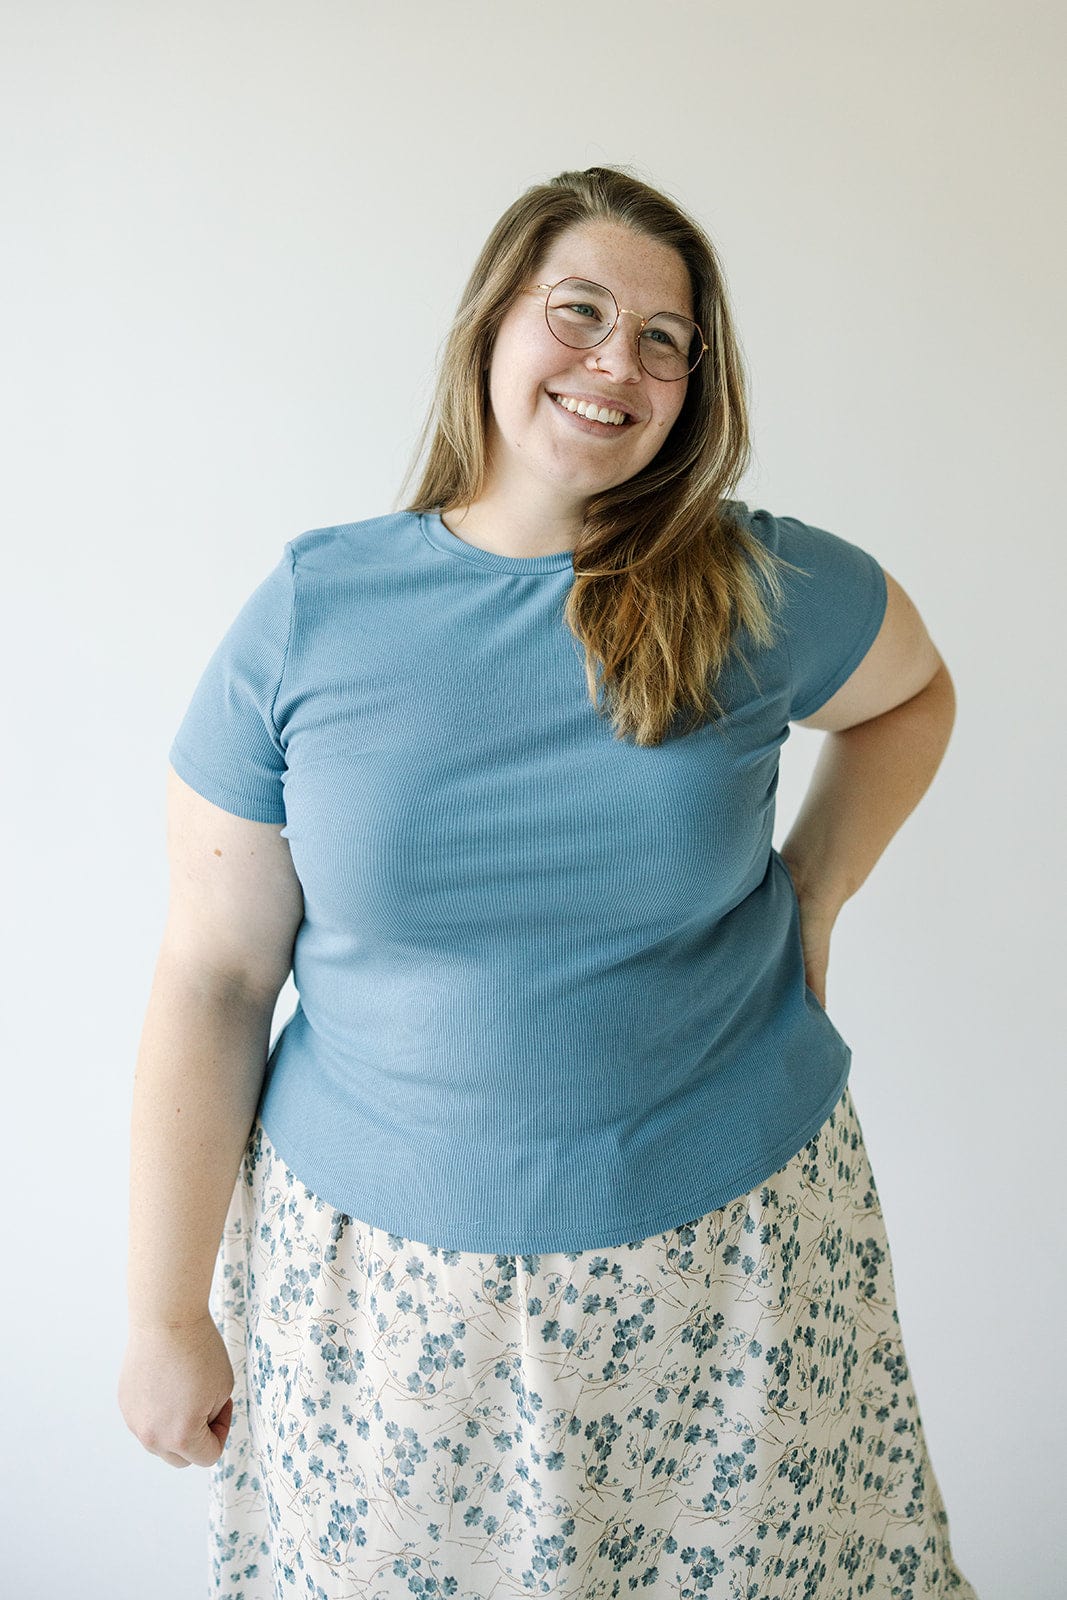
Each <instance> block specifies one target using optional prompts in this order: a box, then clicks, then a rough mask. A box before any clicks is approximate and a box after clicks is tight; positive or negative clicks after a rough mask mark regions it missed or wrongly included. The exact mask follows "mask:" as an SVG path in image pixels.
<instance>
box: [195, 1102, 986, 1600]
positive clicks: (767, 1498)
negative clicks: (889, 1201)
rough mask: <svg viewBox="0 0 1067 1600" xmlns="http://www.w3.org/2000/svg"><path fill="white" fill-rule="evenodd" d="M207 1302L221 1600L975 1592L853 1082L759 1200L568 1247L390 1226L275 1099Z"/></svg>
mask: <svg viewBox="0 0 1067 1600" xmlns="http://www.w3.org/2000/svg"><path fill="white" fill-rule="evenodd" d="M211 1310H212V1316H213V1317H214V1319H215V1322H216V1324H217V1325H218V1327H219V1329H220V1331H221V1333H222V1335H223V1337H224V1339H225V1341H226V1344H227V1348H228V1350H229V1354H230V1359H231V1361H232V1363H233V1369H234V1378H235V1383H234V1391H233V1399H234V1408H233V1419H232V1424H231V1429H230V1433H229V1436H228V1438H227V1441H226V1446H225V1449H224V1450H223V1452H222V1455H221V1456H220V1458H219V1460H218V1462H217V1463H216V1464H215V1466H214V1467H212V1468H211V1469H210V1474H209V1478H210V1492H209V1570H210V1576H209V1588H208V1592H209V1594H210V1595H211V1596H212V1597H214V1600H220V1597H224V1600H291V1597H293V1596H300V1597H301V1600H401V1597H403V1600H411V1596H418V1597H420V1600H427V1597H435V1600H436V1597H438V1596H449V1597H452V1600H518V1597H520V1596H521V1597H527V1596H534V1595H550V1596H554V1597H557V1600H609V1597H611V1600H614V1597H616V1596H622V1595H641V1596H644V1597H647V1600H667V1597H668V1596H670V1597H671V1600H689V1597H694V1600H697V1597H709V1596H710V1597H711V1600H737V1597H753V1596H754V1597H758V1600H859V1597H861V1596H876V1597H877V1596H888V1595H894V1596H899V1597H901V1600H910V1597H915V1600H918V1597H919V1596H923V1597H928V1596H941V1595H953V1596H955V1597H956V1600H974V1590H973V1589H972V1588H971V1586H970V1584H969V1583H968V1582H967V1581H966V1579H965V1578H964V1577H963V1576H962V1575H961V1573H960V1571H959V1569H958V1568H957V1567H956V1565H955V1563H954V1561H953V1558H952V1551H951V1547H950V1541H949V1528H948V1519H947V1516H946V1513H945V1508H944V1505H943V1504H942V1500H941V1495H940V1492H939V1490H938V1485H937V1480H936V1478H935V1476H934V1471H933V1467H932V1465H931V1462H930V1458H929V1455H928V1453H927V1447H926V1443H925V1439H924V1434H923V1427H922V1422H921V1420H920V1416H919V1410H918V1405H917V1403H916V1396H915V1391H914V1388H913V1386H912V1381H911V1376H910V1373H909V1370H908V1364H907V1360H906V1357H905V1354H904V1347H903V1344H902V1342H901V1331H900V1326H899V1321H898V1316H897V1309H896V1301H895V1292H894V1286H893V1272H892V1265H891V1262H890V1257H889V1247H888V1243H887V1239H886V1233H885V1225H884V1223H883V1219H882V1214H881V1210H880V1207H879V1201H878V1195H877V1191H876V1189H875V1185H874V1179H873V1176H872V1174H871V1169H870V1164H869V1162H868V1159H867V1154H866V1151H865V1148H864V1144H863V1135H862V1133H861V1131H860V1127H859V1123H858V1121H857V1118H856V1114H855V1110H854V1107H853V1104H852V1099H851V1095H850V1091H849V1090H848V1089H847V1088H846V1090H845V1092H844V1094H843V1095H842V1097H841V1099H840V1101H839V1102H838V1104H837V1107H836V1108H835V1110H834V1111H833V1112H832V1113H831V1115H830V1116H829V1118H828V1119H827V1121H826V1122H825V1123H824V1124H823V1126H822V1127H821V1128H820V1129H819V1131H818V1133H817V1134H816V1135H815V1137H814V1138H813V1139H811V1140H810V1141H809V1142H808V1144H806V1145H805V1146H804V1148H803V1150H801V1151H800V1152H799V1154H798V1155H796V1156H794V1158H793V1159H792V1160H791V1161H790V1162H788V1163H787V1165H786V1166H784V1167H783V1168H782V1169H781V1171H780V1172H777V1173H775V1175H774V1176H773V1177H772V1178H769V1179H768V1180H767V1182H766V1183H763V1184H761V1185H760V1186H759V1187H758V1188H757V1189H754V1190H752V1192H751V1193H750V1194H745V1195H742V1196H740V1198H739V1199H737V1200H735V1201H734V1202H733V1203H732V1204H730V1205H728V1206H724V1207H723V1208H722V1209H721V1210H718V1211H712V1212H710V1213H709V1214H708V1215H707V1216H704V1217H701V1218H699V1219H698V1220H697V1221H694V1222H687V1223H683V1224H681V1225H680V1226H679V1227H677V1228H672V1229H671V1230H670V1232H668V1233H662V1234H658V1235H656V1236H655V1237H653V1238H649V1239H642V1240H639V1241H635V1242H633V1243H630V1244H624V1245H617V1246H614V1247H611V1248H608V1249H604V1250H583V1251H581V1252H579V1253H576V1254H551V1255H532V1256H531V1255H526V1256H512V1255H478V1254H473V1253H465V1252H462V1251H456V1250H442V1249H438V1248H435V1247H433V1246H430V1245H426V1244H421V1243H419V1242H417V1241H416V1240H411V1239H401V1238H398V1237H396V1235H394V1234H391V1233H388V1232H383V1231H382V1230H381V1229H378V1228H373V1227H370V1226H368V1225H367V1224H366V1223H364V1222H361V1221H358V1220H357V1219H355V1218H352V1217H348V1216H345V1215H344V1214H343V1213H341V1212H339V1211H335V1210H333V1209H332V1208H331V1207H329V1206H328V1205H326V1204H325V1203H324V1202H323V1201H322V1200H321V1199H319V1198H317V1197H316V1196H315V1195H313V1194H311V1193H310V1192H309V1191H308V1189H307V1188H306V1187H305V1186H304V1185H303V1184H302V1183H301V1182H300V1181H299V1179H297V1178H296V1177H295V1176H294V1174H293V1173H292V1172H291V1171H290V1170H289V1168H288V1167H287V1166H286V1165H285V1163H284V1162H283V1161H282V1160H281V1158H280V1156H279V1155H278V1153H277V1152H276V1150H275V1149H274V1147H273V1145H272V1144H271V1142H270V1140H269V1138H268V1137H267V1134H266V1132H265V1130H264V1128H263V1126H262V1124H261V1123H260V1122H259V1120H258V1118H257V1119H256V1121H255V1123H254V1125H253V1128H252V1132H251V1135H250V1138H249V1141H248V1145H247V1148H246V1151H245V1155H244V1159H243V1161H242V1164H241V1170H240V1174H239V1176H238V1180H237V1183H236V1185H235V1188H234V1194H233V1201H232V1204H231V1207H230V1213H229V1216H228V1218H227V1221H226V1227H225V1232H224V1235H223V1238H222V1243H221V1246H220V1250H219V1255H218V1260H217V1263H216V1268H215V1275H214V1280H213V1283H212V1290H211Z"/></svg>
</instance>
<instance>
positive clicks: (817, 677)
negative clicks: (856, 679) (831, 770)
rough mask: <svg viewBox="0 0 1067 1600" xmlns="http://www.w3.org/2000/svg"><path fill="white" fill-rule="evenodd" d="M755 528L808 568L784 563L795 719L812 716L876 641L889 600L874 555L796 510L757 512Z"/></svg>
mask: <svg viewBox="0 0 1067 1600" xmlns="http://www.w3.org/2000/svg"><path fill="white" fill-rule="evenodd" d="M753 532H756V533H758V534H759V537H760V538H762V539H763V540H764V541H765V542H766V543H767V544H768V545H769V546H770V548H771V549H773V550H774V551H775V552H776V554H778V555H780V556H783V557H784V558H785V560H786V561H791V562H793V563H794V564H795V565H796V566H797V567H800V568H801V569H802V570H801V571H800V572H794V571H791V570H789V569H788V568H779V569H778V571H779V574H780V576H781V579H782V583H783V586H784V589H785V594H786V602H785V605H784V608H783V612H782V622H783V626H784V630H785V646H786V651H787V654H788V658H789V720H790V721H791V722H799V721H802V720H803V719H804V718H805V717H810V716H811V715H812V714H813V713H814V712H816V711H817V710H818V709H819V707H820V706H822V705H825V703H826V701H827V700H829V698H830V696H831V695H832V694H834V693H835V692H836V691H837V690H838V689H840V687H841V685H842V684H843V683H844V682H845V681H846V679H847V678H849V677H850V676H851V675H852V673H853V672H854V671H855V670H856V668H857V667H858V666H859V664H860V662H861V661H862V660H863V658H864V656H865V655H866V654H867V651H868V650H869V649H870V647H871V645H872V644H873V643H874V641H875V638H876V637H877V635H878V630H879V629H880V628H881V626H882V620H883V618H884V617H885V610H886V604H887V601H888V598H889V596H888V588H887V585H886V580H885V573H884V572H883V571H882V567H881V565H880V563H879V562H878V561H876V560H875V558H874V556H872V555H870V554H869V553H868V552H867V551H866V550H863V549H861V547H860V546H859V545H857V544H853V543H852V542H851V541H850V540H848V539H843V538H842V537H841V536H840V535H839V534H835V533H829V532H827V530H826V529H825V528H816V527H814V526H812V525H811V524H810V523H806V522H801V521H799V520H798V518H796V517H772V516H771V515H770V513H769V512H766V511H757V512H755V513H753Z"/></svg>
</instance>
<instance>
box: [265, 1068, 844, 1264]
mask: <svg viewBox="0 0 1067 1600" xmlns="http://www.w3.org/2000/svg"><path fill="white" fill-rule="evenodd" d="M850 1069H851V1051H849V1054H848V1057H847V1058H846V1060H845V1065H844V1070H843V1071H842V1073H841V1074H840V1076H839V1077H838V1079H837V1080H836V1082H835V1086H834V1089H833V1091H832V1093H830V1094H829V1095H827V1096H826V1097H825V1098H824V1099H823V1100H822V1101H821V1102H820V1105H819V1109H818V1110H817V1111H816V1112H815V1113H813V1115H812V1116H810V1117H808V1118H807V1119H806V1120H805V1121H804V1123H803V1124H802V1125H801V1131H800V1132H799V1133H795V1134H792V1135H791V1136H790V1138H789V1139H788V1140H787V1141H785V1142H784V1143H783V1144H782V1145H781V1146H780V1147H779V1148H778V1149H777V1150H776V1152H775V1153H774V1154H773V1155H772V1156H768V1157H765V1158H763V1159H761V1160H760V1161H758V1162H755V1163H752V1164H750V1166H749V1167H747V1168H746V1169H745V1170H744V1171H742V1172H741V1173H740V1174H738V1175H737V1176H736V1177H735V1178H732V1179H730V1181H729V1184H728V1185H724V1184H722V1183H720V1184H718V1185H717V1186H716V1188H715V1189H713V1190H711V1191H706V1192H705V1194H704V1196H703V1197H702V1198H699V1199H696V1200H694V1201H691V1202H689V1203H688V1204H687V1205H684V1206H682V1207H681V1209H682V1210H683V1211H686V1212H687V1213H688V1215H686V1216H684V1217H682V1219H681V1220H680V1221H669V1220H667V1217H668V1215H670V1216H673V1217H677V1216H678V1212H679V1207H678V1206H677V1205H673V1204H672V1205H671V1206H670V1208H669V1212H668V1209H667V1208H666V1207H664V1206H658V1207H657V1208H656V1209H655V1210H654V1211H652V1212H650V1213H649V1214H648V1215H647V1216H645V1217H644V1218H637V1219H636V1220H634V1221H632V1222H630V1223H626V1224H623V1225H622V1230H623V1231H621V1232H620V1231H619V1229H618V1228H615V1229H611V1228H609V1229H608V1230H607V1236H605V1234H604V1233H597V1234H596V1235H595V1237H592V1236H591V1230H590V1229H588V1228H585V1229H580V1230H579V1231H578V1232H577V1233H576V1234H574V1235H573V1236H572V1238H571V1242H569V1243H565V1244H560V1243H558V1242H552V1241H553V1240H554V1239H558V1237H559V1236H558V1234H553V1233H550V1232H545V1233H537V1232H534V1233H532V1234H530V1235H528V1236H526V1237H525V1238H523V1239H521V1240H520V1241H519V1242H518V1243H514V1242H513V1243H510V1244H509V1245H508V1246H507V1247H506V1248H505V1244H504V1242H503V1241H502V1239H501V1237H500V1236H499V1235H498V1236H497V1237H496V1238H494V1237H493V1235H492V1234H490V1233H487V1234H484V1235H482V1236H481V1238H480V1239H478V1238H476V1239H475V1242H473V1243H472V1242H471V1238H472V1237H473V1236H472V1235H471V1234H461V1233H459V1232H457V1231H455V1230H450V1229H448V1228H447V1227H446V1228H445V1229H443V1230H442V1231H441V1232H437V1233H436V1235H435V1237H434V1238H433V1239H432V1240H430V1239H425V1238H423V1237H422V1233H423V1230H422V1229H421V1227H420V1225H419V1224H418V1222H417V1221H414V1220H406V1219H402V1218H399V1217H397V1216H395V1215H394V1216H393V1217H392V1218H384V1216H383V1213H380V1212H379V1213H377V1214H375V1215H371V1214H368V1215H358V1214H357V1212H356V1211H355V1210H353V1209H350V1208H349V1207H348V1206H347V1205H346V1204H343V1203H340V1202H341V1201H342V1200H343V1196H340V1195H338V1197H337V1198H334V1196H332V1195H330V1194H326V1193H324V1192H323V1187H320V1186H319V1185H318V1180H314V1181H313V1182H308V1181H307V1180H306V1179H304V1178H302V1177H301V1176H300V1173H299V1172H298V1171H297V1170H296V1168H295V1167H294V1166H293V1165H292V1164H291V1161H290V1158H289V1156H288V1155H287V1154H286V1145H287V1140H286V1136H285V1133H284V1131H281V1132H280V1133H279V1134H277V1136H276V1130H275V1128H274V1127H273V1126H272V1123H273V1118H272V1117H271V1115H270V1113H269V1110H268V1112H267V1114H266V1115H265V1116H264V1115H261V1114H259V1113H258V1112H257V1117H256V1120H257V1121H258V1122H259V1123H260V1124H261V1126H262V1128H263V1131H264V1132H265V1133H266V1135H267V1137H268V1139H269V1140H270V1143H271V1144H272V1145H273V1147H274V1150H275V1152H276V1154H277V1155H278V1156H279V1158H280V1159H281V1161H282V1162H283V1163H284V1165H285V1166H286V1167H287V1169H288V1170H289V1172H290V1173H291V1174H292V1176H293V1177H294V1178H295V1179H296V1181H297V1182H298V1183H300V1184H302V1185H303V1187H304V1188H305V1189H306V1190H307V1192H308V1194H309V1195H311V1196H312V1197H313V1198H315V1199H318V1200H321V1201H322V1202H323V1203H324V1204H326V1205H328V1206H330V1207H332V1208H333V1209H334V1210H335V1211H338V1212H340V1213H341V1214H342V1215H343V1216H347V1217H349V1218H351V1219H352V1220H353V1221H355V1222H358V1223H360V1224H362V1226H363V1227H366V1228H373V1229H377V1230H379V1231H380V1232H383V1233H388V1234H390V1235H391V1236H392V1237H393V1238H394V1239H400V1240H404V1241H406V1242H407V1243H410V1244H421V1245H423V1246H425V1247H426V1248H427V1249H438V1250H448V1251H457V1252H458V1253H459V1254H461V1255H492V1256H512V1257H518V1256H528V1255H568V1256H569V1255H580V1254H582V1253H584V1252H586V1251H590V1250H610V1249H619V1248H622V1247H623V1246H626V1245H631V1244H640V1243H643V1242H644V1241H645V1240H646V1239H651V1238H657V1237H659V1236H661V1235H665V1234H669V1233H673V1232H674V1231H676V1230H677V1229H678V1228H684V1227H688V1226H691V1225H692V1223H693V1222H698V1221H700V1220H702V1218H704V1217H705V1216H707V1215H708V1214H709V1213H711V1212H714V1211H721V1210H724V1209H725V1208H726V1207H727V1206H730V1205H734V1204H736V1203H737V1201H738V1200H740V1199H742V1198H743V1197H744V1196H746V1195H748V1194H751V1193H752V1192H753V1191H754V1190H755V1189H757V1188H760V1187H761V1186H762V1185H763V1184H765V1183H767V1182H769V1180H770V1179H771V1178H773V1177H774V1176H775V1175H776V1174H777V1173H779V1172H781V1171H782V1169H783V1168H784V1167H786V1166H788V1164H789V1162H790V1161H792V1160H793V1159H794V1157H795V1156H797V1155H799V1153H800V1151H801V1150H803V1148H804V1146H805V1145H806V1144H808V1143H809V1141H810V1140H811V1139H812V1138H814V1136H815V1134H816V1133H818V1131H819V1129H820V1128H821V1127H822V1125H823V1123H824V1122H826V1120H827V1118H828V1117H829V1116H830V1114H831V1112H833V1111H834V1110H835V1109H836V1108H837V1105H838V1103H839V1102H840V1100H841V1098H842V1095H843V1094H844V1091H845V1088H846V1086H847V1083H848V1078H849V1072H850ZM296 1159H297V1161H298V1162H299V1158H296ZM724 1188H728V1190H729V1192H728V1193H727V1194H725V1195H724V1194H723V1190H724ZM461 1237H462V1238H463V1239H464V1241H465V1242H463V1243H460V1242H459V1240H460V1238H461Z"/></svg>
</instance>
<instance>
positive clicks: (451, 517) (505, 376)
mask: <svg viewBox="0 0 1067 1600" xmlns="http://www.w3.org/2000/svg"><path fill="white" fill-rule="evenodd" d="M569 277H581V278H586V279H588V280H591V281H592V282H594V283H602V284H604V285H606V287H607V288H609V289H610V290H611V291H612V293H613V294H614V295H615V298H616V300H617V301H618V303H619V305H620V307H625V308H627V309H630V310H634V311H636V312H637V313H638V314H639V316H642V317H651V316H654V315H655V313H656V312H657V311H677V312H679V313H680V314H681V315H683V316H687V317H692V315H693V304H692V295H691V291H690V286H689V274H688V271H687V270H686V266H685V263H684V261H683V260H682V258H681V257H680V256H679V255H677V254H676V252H675V251H674V250H672V249H670V248H669V247H668V246H666V245H664V244H663V243H662V241H660V240H659V239H654V238H651V237H648V236H646V235H644V234H639V233H635V232H633V230H632V229H630V228H626V227H622V226H620V225H619V224H617V223H603V222H600V223H589V224H584V225H582V226H580V227H575V228H569V229H568V230H567V231H566V232H565V233H563V234H561V235H560V236H559V238H558V239H557V240H556V241H555V242H554V244H553V245H552V246H551V247H550V248H549V250H548V252H547V254H546V255H545V256H544V258H543V260H542V261H541V262H540V264H539V265H538V267H537V269H536V270H535V271H534V272H531V274H530V279H529V283H528V284H527V285H526V287H527V288H530V289H532V288H533V286H534V285H535V284H537V283H557V282H558V281H559V280H560V279H561V278H569ZM637 340H638V321H637V318H636V317H632V316H620V317H619V320H618V322H617V323H616V324H615V327H614V329H613V330H612V332H611V334H610V335H609V336H608V337H607V338H606V339H604V340H602V341H601V343H600V344H598V345H596V346H594V347H593V348H591V349H588V350H575V349H572V348H571V347H570V346H568V345H565V344H561V343H560V341H559V340H558V339H557V338H555V336H554V335H553V333H552V331H551V329H550V328H549V326H548V323H547V322H546V320H545V312H544V295H543V293H532V294H519V295H518V296H517V297H516V299H515V301H514V302H513V304H512V305H511V306H509V308H508V310H507V312H506V313H505V315H504V317H503V319H502V321H501V324H500V327H499V329H498V330H497V336H496V340H495V342H494V346H493V354H492V357H491V359H490V362H489V400H490V405H489V416H488V427H487V444H488V458H489V471H488V475H487V481H486V485H485V488H484V490H483V492H482V494H481V495H480V496H479V499H478V500H477V502H476V503H475V504H474V505H471V506H465V507H463V506H457V507H453V508H451V509H450V510H449V512H448V514H447V516H446V517H445V518H443V520H444V523H445V526H446V527H447V528H450V529H451V530H452V531H453V532H457V533H459V534H460V536H461V537H463V538H464V539H466V540H468V541H469V542H470V543H472V544H481V545H482V547H483V548H485V549H488V550H498V551H500V552H501V553H502V554H505V555H520V556H521V555H539V554H542V553H546V552H549V551H558V550H561V549H572V550H573V549H574V547H575V545H576V544H577V542H578V538H579V535H580V533H581V528H582V518H583V509H584V507H585V505H586V503H587V501H588V499H589V497H590V495H593V494H597V493H599V492H601V491H602V490H604V489H607V488H612V487H614V486H615V485H616V484H618V483H624V482H626V481H627V479H629V478H632V477H634V475H635V474H636V473H638V472H640V471H641V469H642V468H643V467H645V466H647V465H648V463H649V462H650V461H651V460H652V459H653V457H654V456H655V455H656V453H657V452H658V451H659V450H660V448H661V447H662V445H663V442H664V440H665V439H666V437H667V434H668V433H669V432H670V429H671V428H672V427H673V426H674V423H675V422H676V420H677V418H678V415H679V413H680V411H681V409H682V406H683V404H684V403H685V396H686V392H687V389H688V379H687V378H682V379H680V380H679V381H678V382H677V383H666V382H663V381H662V380H660V379H658V378H653V377H650V376H649V374H648V373H647V372H646V371H645V370H644V368H643V367H642V366H641V363H640V361H639V360H638V355H637ZM550 392H555V393H563V394H568V393H577V394H595V395H598V396H603V397H604V403H605V404H607V405H610V404H611V401H612V399H613V398H614V399H616V400H618V401H619V402H621V403H622V404H623V405H624V406H625V407H626V408H627V409H628V410H630V411H632V412H633V413H634V416H635V419H636V420H635V421H634V422H633V423H631V424H630V425H628V426H627V427H626V428H625V429H622V430H620V434H619V437H618V438H610V439H608V438H604V439H601V438H599V437H594V436H593V435H592V434H590V433H588V432H586V431H585V430H582V429H578V428H574V427H572V426H571V425H570V424H569V422H568V420H567V418H566V417H565V416H564V415H563V413H561V412H560V410H559V407H558V406H557V405H556V402H555V401H554V400H552V399H550V398H549V394H550Z"/></svg>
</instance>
